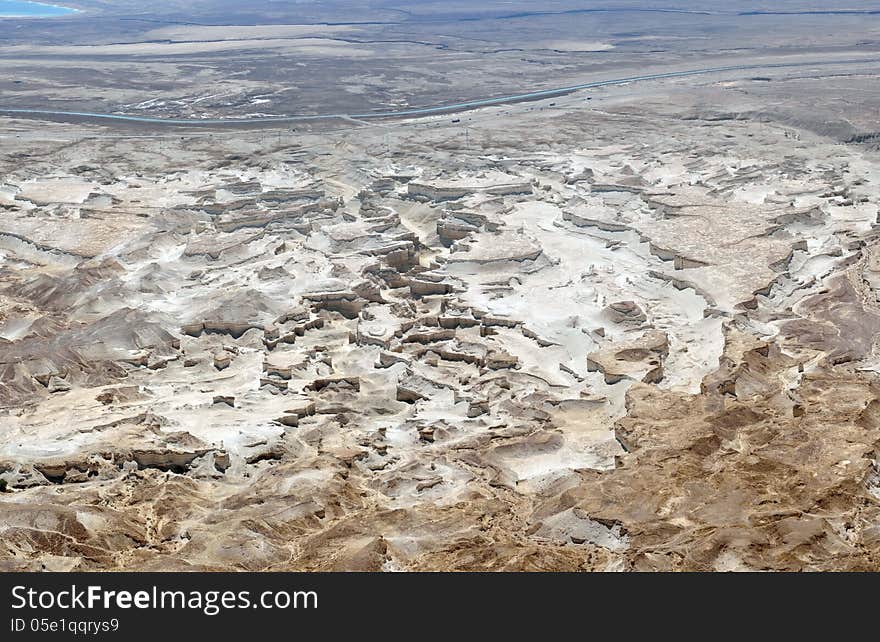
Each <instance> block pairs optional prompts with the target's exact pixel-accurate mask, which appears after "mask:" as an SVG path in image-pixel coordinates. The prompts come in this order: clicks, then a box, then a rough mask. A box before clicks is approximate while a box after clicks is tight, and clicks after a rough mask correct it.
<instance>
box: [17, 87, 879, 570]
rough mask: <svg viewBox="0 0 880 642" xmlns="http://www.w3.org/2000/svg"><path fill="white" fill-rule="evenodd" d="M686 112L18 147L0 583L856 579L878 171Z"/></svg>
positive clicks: (637, 108)
mask: <svg viewBox="0 0 880 642" xmlns="http://www.w3.org/2000/svg"><path fill="white" fill-rule="evenodd" d="M725 87H727V89H725V91H726V90H730V91H734V92H738V93H737V94H736V95H740V93H742V92H746V91H747V87H742V86H734V87H732V88H731V87H729V86H725ZM701 91H704V90H700V89H695V90H694V92H693V93H691V94H688V97H687V98H686V99H685V98H682V96H681V95H679V94H677V93H676V94H674V98H669V97H668V96H659V95H658V97H657V98H655V99H654V100H653V101H650V100H649V101H645V100H641V101H639V103H638V104H637V105H636V104H635V103H631V102H629V101H627V100H624V99H620V98H617V99H614V100H610V101H609V103H608V104H607V105H605V107H604V108H603V109H602V110H598V109H589V110H588V109H585V108H584V107H583V105H582V104H581V102H579V100H581V99H577V98H569V99H567V100H568V101H569V102H565V101H557V102H559V103H560V104H559V105H557V108H556V110H555V111H547V112H541V111H537V110H536V111H531V110H530V109H531V108H521V111H516V110H514V113H512V114H507V115H504V116H503V117H502V115H501V114H500V110H485V111H481V112H475V113H474V114H472V115H470V116H467V118H471V119H472V120H469V121H468V123H467V125H468V127H469V128H470V131H469V133H468V135H467V136H464V135H463V133H462V131H461V127H462V125H461V124H450V123H449V122H448V121H443V122H439V121H437V120H426V121H414V122H411V123H407V124H400V125H396V126H395V128H394V129H393V134H394V137H395V138H394V140H393V141H391V142H389V140H388V135H387V134H386V133H385V131H384V128H377V129H378V131H377V129H370V128H360V129H357V130H356V131H348V132H336V133H324V134H319V133H313V134H298V135H297V136H296V138H293V137H292V135H290V134H289V133H285V134H284V135H283V136H276V135H275V134H273V135H271V136H269V135H265V134H260V133H253V132H250V133H249V132H238V133H235V132H233V133H230V134H229V135H224V136H222V137H220V136H215V135H212V134H199V135H195V134H192V135H187V136H184V137H183V138H181V137H180V136H174V137H169V138H155V139H154V138H142V137H131V138H124V137H123V138H121V139H120V138H113V139H104V138H102V137H101V136H99V135H96V132H95V131H92V130H88V129H82V128H75V127H73V126H71V125H58V126H51V127H48V128H46V130H45V131H43V130H41V131H39V132H35V131H33V130H31V129H29V126H27V125H21V124H19V125H17V126H18V127H20V128H21V130H22V132H23V135H22V136H21V137H20V138H19V139H18V141H17V142H16V143H15V145H16V148H15V149H14V150H13V151H11V152H10V154H9V157H8V158H5V159H4V160H3V165H2V167H0V172H2V174H0V204H2V206H3V208H4V210H3V213H2V217H0V407H2V410H0V478H2V479H4V480H6V482H7V485H8V489H9V492H7V493H5V494H2V495H0V559H2V561H0V568H2V569H4V570H24V569H49V570H72V569H78V570H101V569H123V568H124V569H129V570H186V569H191V570H199V569H209V570H220V569H240V570H331V569H333V570H740V569H763V570H801V569H822V570H861V569H875V568H877V561H876V559H875V556H876V553H875V551H877V550H878V546H880V544H878V542H880V539H878V536H877V535H878V530H877V529H878V527H880V514H878V509H880V499H878V498H880V491H878V488H880V486H878V480H880V474H878V471H877V469H876V459H877V455H876V453H875V450H876V444H877V442H878V439H880V379H878V377H877V367H878V355H877V352H876V347H875V346H876V338H877V335H878V332H880V311H878V299H877V289H876V288H877V287H878V284H880V280H878V277H877V274H878V272H880V268H878V259H877V256H878V255H877V251H876V247H877V239H876V237H875V233H874V226H875V225H876V222H877V213H878V209H877V205H876V199H877V196H878V194H880V171H878V167H880V165H878V158H877V156H876V153H875V152H872V151H871V150H870V149H866V148H863V147H861V146H858V145H840V144H837V143H835V142H834V141H830V140H826V139H825V138H823V137H822V136H820V135H818V134H812V133H809V132H806V131H803V132H801V131H798V130H793V129H792V128H791V127H781V126H779V125H776V124H775V123H774V122H772V120H771V122H758V121H754V120H749V119H747V118H741V119H738V120H733V119H725V120H722V121H720V122H721V124H719V120H718V118H717V114H713V117H712V118H708V117H705V106H704V104H703V102H701V101H704V100H711V101H712V104H717V96H716V93H715V92H717V91H721V90H720V89H718V88H717V87H710V88H708V89H705V92H708V93H706V94H705V95H704V94H703V93H701ZM673 99H674V100H676V101H679V104H678V105H677V108H676V109H672V108H671V107H670V105H669V100H673ZM756 100H757V99H756ZM751 107H752V108H754V109H757V106H755V105H751ZM527 109H529V111H527ZM780 119H781V120H782V121H786V122H788V121H789V120H790V119H785V118H782V117H780ZM766 120H768V118H767V116H766V114H765V116H764V117H763V118H762V121H766ZM58 139H62V140H63V142H58ZM52 141H54V142H52ZM37 144H39V145H40V146H41V149H46V148H51V149H53V153H52V154H51V159H50V158H49V157H48V156H47V157H35V156H33V155H32V151H31V148H32V146H34V145H37ZM783 152H784V153H783Z"/></svg>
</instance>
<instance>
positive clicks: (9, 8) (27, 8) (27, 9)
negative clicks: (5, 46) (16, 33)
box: [0, 0, 75, 18]
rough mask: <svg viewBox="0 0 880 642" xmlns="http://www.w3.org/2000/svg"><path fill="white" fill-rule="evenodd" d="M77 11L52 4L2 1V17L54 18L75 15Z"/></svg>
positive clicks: (0, 14) (15, 0) (14, 0)
mask: <svg viewBox="0 0 880 642" xmlns="http://www.w3.org/2000/svg"><path fill="white" fill-rule="evenodd" d="M74 12H75V9H68V8H67V7H56V6H54V5H51V4H42V3H40V2H21V1H19V0H0V17H9V16H15V17H19V16H28V17H34V18H47V17H52V16H66V15H67V14H70V13H74Z"/></svg>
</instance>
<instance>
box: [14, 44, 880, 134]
mask: <svg viewBox="0 0 880 642" xmlns="http://www.w3.org/2000/svg"><path fill="white" fill-rule="evenodd" d="M878 61H880V59H877V58H859V59H853V60H836V61H828V60H814V61H802V62H783V63H764V64H751V65H733V66H728V67H707V68H705V69H690V70H686V71H670V72H666V73H658V74H646V75H643V76H628V77H626V78H614V79H611V80H597V81H594V82H588V83H584V84H581V85H570V86H568V87H556V88H552V89H542V90H540V91H532V92H528V93H524V94H510V95H507V96H498V97H495V98H482V99H479V100H470V101H467V102H462V103H453V104H447V105H436V106H433V107H419V108H413V109H399V110H394V111H381V112H369V113H366V114H343V113H339V114H309V115H300V116H263V117H258V118H153V117H149V116H127V115H125V114H102V113H97V112H87V111H56V110H51V109H10V108H5V107H0V114H10V115H16V114H18V115H26V116H37V117H39V116H44V117H48V118H52V117H56V118H58V117H62V118H82V119H96V120H104V121H116V122H120V121H121V122H129V123H146V124H151V125H170V126H190V127H192V126H213V127H216V126H222V125H260V124H275V123H296V122H302V121H315V120H331V119H337V118H345V119H358V120H365V119H381V118H406V117H411V116H426V115H431V114H442V113H453V112H457V111H464V110H468V109H475V108H477V107H486V106H490V105H503V104H508V103H516V102H522V101H526V100H537V99H540V98H552V97H554V96H562V95H565V94H569V93H571V92H574V91H580V90H582V89H594V88H596V87H609V86H612V85H625V84H627V83H634V82H645V81H649V80H662V79H664V78H682V77H686V76H701V75H705V74H714V73H723V72H733V71H752V70H760V69H790V68H796V67H818V66H828V65H847V64H849V65H851V64H856V63H875V62H878Z"/></svg>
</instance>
